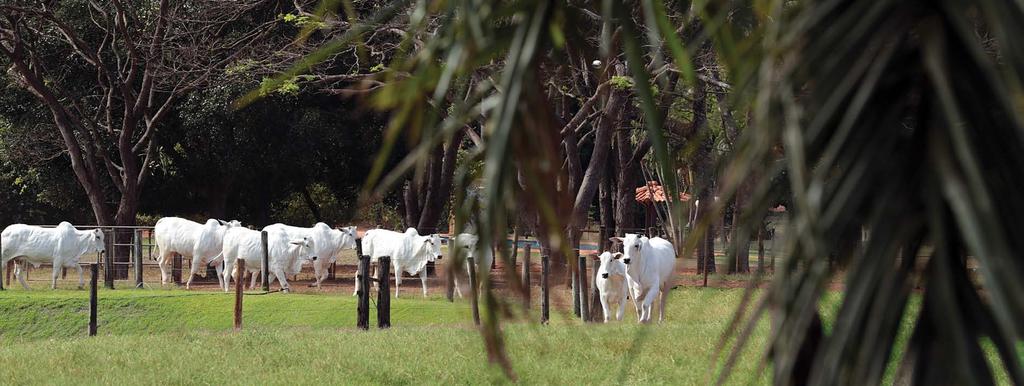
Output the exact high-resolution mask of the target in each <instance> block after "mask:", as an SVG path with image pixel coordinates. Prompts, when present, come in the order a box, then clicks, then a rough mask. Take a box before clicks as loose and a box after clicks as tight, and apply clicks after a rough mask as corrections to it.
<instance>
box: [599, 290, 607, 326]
mask: <svg viewBox="0 0 1024 386" xmlns="http://www.w3.org/2000/svg"><path fill="white" fill-rule="evenodd" d="M601 310H602V311H604V322H605V323H608V295H606V294H601Z"/></svg>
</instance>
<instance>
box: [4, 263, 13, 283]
mask: <svg viewBox="0 0 1024 386" xmlns="http://www.w3.org/2000/svg"><path fill="white" fill-rule="evenodd" d="M13 272H14V260H11V261H8V262H7V273H5V275H7V286H8V287H10V286H11V273H13Z"/></svg>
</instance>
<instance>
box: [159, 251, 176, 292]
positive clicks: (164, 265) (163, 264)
mask: <svg viewBox="0 0 1024 386" xmlns="http://www.w3.org/2000/svg"><path fill="white" fill-rule="evenodd" d="M173 258H174V252H171V251H160V257H159V259H160V260H159V261H157V263H158V264H159V265H160V286H161V287H162V286H163V285H164V284H168V283H170V282H171V266H170V265H171V261H172V260H171V259H173Z"/></svg>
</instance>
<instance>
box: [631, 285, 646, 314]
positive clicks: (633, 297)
mask: <svg viewBox="0 0 1024 386" xmlns="http://www.w3.org/2000/svg"><path fill="white" fill-rule="evenodd" d="M629 292H630V297H629V299H630V300H632V301H633V309H634V310H636V321H637V322H642V321H643V319H641V318H640V316H641V312H640V301H638V300H637V299H639V298H640V289H638V288H633V289H632V290H630V291H629Z"/></svg>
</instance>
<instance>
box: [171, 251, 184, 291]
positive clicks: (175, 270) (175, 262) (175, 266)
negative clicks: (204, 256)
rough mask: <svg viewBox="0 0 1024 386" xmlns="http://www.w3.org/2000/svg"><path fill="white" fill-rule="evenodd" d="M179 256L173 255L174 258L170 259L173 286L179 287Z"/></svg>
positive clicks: (180, 263)
mask: <svg viewBox="0 0 1024 386" xmlns="http://www.w3.org/2000/svg"><path fill="white" fill-rule="evenodd" d="M181 265H182V262H181V254H178V253H175V254H174V258H173V259H171V277H172V278H173V279H174V284H177V285H181Z"/></svg>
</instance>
